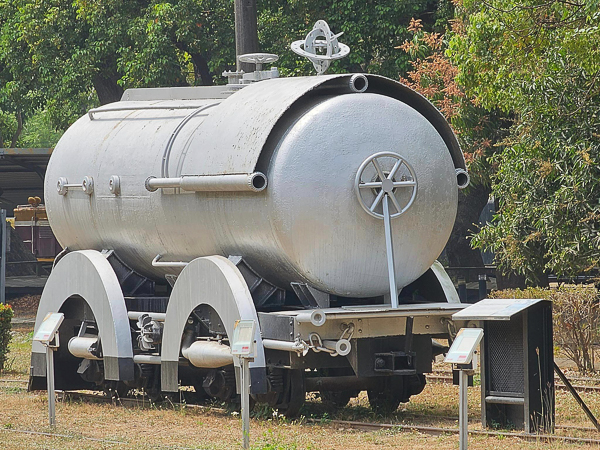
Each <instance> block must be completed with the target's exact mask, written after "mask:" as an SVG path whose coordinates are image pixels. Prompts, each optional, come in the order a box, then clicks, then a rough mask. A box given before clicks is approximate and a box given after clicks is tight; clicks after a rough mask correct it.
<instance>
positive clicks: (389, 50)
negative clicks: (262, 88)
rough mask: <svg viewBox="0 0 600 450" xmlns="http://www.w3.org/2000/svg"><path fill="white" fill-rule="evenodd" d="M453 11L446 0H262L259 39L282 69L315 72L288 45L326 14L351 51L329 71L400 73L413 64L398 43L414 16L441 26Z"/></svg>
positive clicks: (394, 76)
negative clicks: (401, 0) (274, 56)
mask: <svg viewBox="0 0 600 450" xmlns="http://www.w3.org/2000/svg"><path fill="white" fill-rule="evenodd" d="M451 14H452V10H451V5H450V3H449V2H448V1H446V0H439V1H432V0H415V1H410V2H400V1H397V0H380V1H377V2H374V3H373V2H371V3H370V2H365V1H359V0H325V1H317V0H303V1H300V0H292V1H280V0H264V1H263V2H260V3H259V42H260V43H261V49H262V50H263V51H266V52H270V53H276V54H278V55H279V57H280V59H279V61H278V63H277V65H278V67H279V69H280V71H281V73H282V74H283V75H308V74H314V69H313V68H312V64H311V63H310V62H308V61H307V60H306V59H304V58H301V57H299V56H297V55H296V54H294V53H292V52H291V51H290V50H289V48H290V44H291V43H292V42H293V41H296V40H299V39H303V38H304V37H305V36H306V34H307V33H308V32H309V31H310V30H311V29H312V27H313V24H314V23H315V22H316V21H317V20H319V19H325V20H326V21H327V23H328V24H329V26H330V27H331V30H332V31H333V32H334V33H340V32H343V33H344V35H343V36H341V37H340V38H339V40H340V42H343V43H344V44H346V45H348V46H350V50H351V52H350V56H349V57H347V58H345V59H342V60H340V61H337V62H334V63H333V64H332V66H331V68H330V69H329V72H331V73H336V72H365V73H375V74H379V75H384V76H387V77H390V78H392V79H398V77H399V76H400V75H401V74H405V73H406V71H407V70H409V68H410V66H409V59H410V58H409V56H408V55H406V54H405V53H403V52H402V51H399V50H398V49H397V48H395V47H397V46H398V45H400V44H402V42H404V40H406V39H407V38H408V37H409V36H410V32H409V31H408V26H409V23H410V20H411V18H413V17H416V18H420V19H422V21H423V22H424V23H425V24H426V26H427V27H428V28H434V27H438V28H439V27H441V28H443V26H444V23H446V21H447V20H448V19H449V18H451ZM440 24H441V25H440Z"/></svg>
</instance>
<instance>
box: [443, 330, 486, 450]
mask: <svg viewBox="0 0 600 450" xmlns="http://www.w3.org/2000/svg"><path fill="white" fill-rule="evenodd" d="M482 338H483V330H482V329H481V328H461V329H460V331H459V332H458V334H457V335H456V338H455V339H454V342H453V343H452V346H451V347H450V350H448V353H447V354H446V359H445V360H444V362H447V363H452V364H454V365H455V366H456V369H458V370H459V383H458V386H459V388H458V390H459V403H458V410H459V415H458V426H459V440H460V446H459V448H460V450H467V447H468V440H469V428H468V427H469V414H468V413H469V407H468V405H469V404H468V401H467V386H468V383H469V378H468V377H469V375H473V373H474V372H475V370H476V369H477V358H473V355H474V354H475V349H476V348H477V346H478V345H479V343H480V342H481V339H482Z"/></svg>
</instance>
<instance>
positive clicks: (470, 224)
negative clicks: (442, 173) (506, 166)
mask: <svg viewBox="0 0 600 450" xmlns="http://www.w3.org/2000/svg"><path fill="white" fill-rule="evenodd" d="M490 192H491V191H490V188H488V187H485V186H482V185H477V186H471V187H469V188H468V190H467V192H466V193H465V191H464V190H460V191H458V212H457V214H456V222H455V223H454V228H453V229H452V233H451V234H450V239H449V240H448V243H447V244H446V256H447V258H448V265H449V266H450V267H483V260H482V259H481V253H480V252H479V249H473V248H471V243H470V240H469V239H468V237H469V236H470V235H472V234H474V233H475V232H477V226H476V225H477V224H478V223H479V215H480V214H481V211H482V210H483V208H484V207H485V205H486V204H487V202H488V199H489V196H490Z"/></svg>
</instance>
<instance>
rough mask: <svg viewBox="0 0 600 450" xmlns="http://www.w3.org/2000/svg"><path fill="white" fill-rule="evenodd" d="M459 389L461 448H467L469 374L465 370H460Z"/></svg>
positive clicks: (463, 449)
mask: <svg viewBox="0 0 600 450" xmlns="http://www.w3.org/2000/svg"><path fill="white" fill-rule="evenodd" d="M458 374H459V382H458V390H459V392H460V393H459V403H458V409H459V424H458V426H459V441H460V445H459V449H460V450H467V445H468V441H469V428H468V427H469V408H468V402H467V385H468V384H469V380H468V375H467V373H466V372H465V371H464V370H460V371H459V372H458Z"/></svg>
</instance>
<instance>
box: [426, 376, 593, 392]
mask: <svg viewBox="0 0 600 450" xmlns="http://www.w3.org/2000/svg"><path fill="white" fill-rule="evenodd" d="M426 377H427V381H436V382H439V383H452V375H427V376H426ZM594 381H598V380H594ZM554 387H555V388H556V389H557V390H561V391H566V390H567V387H566V386H565V385H564V384H561V383H555V384H554ZM573 388H575V390H577V391H579V392H600V386H588V385H573Z"/></svg>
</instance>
